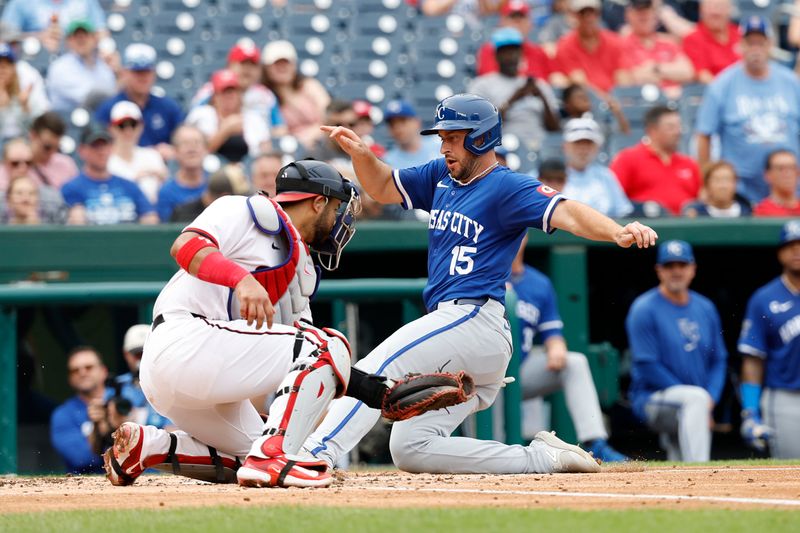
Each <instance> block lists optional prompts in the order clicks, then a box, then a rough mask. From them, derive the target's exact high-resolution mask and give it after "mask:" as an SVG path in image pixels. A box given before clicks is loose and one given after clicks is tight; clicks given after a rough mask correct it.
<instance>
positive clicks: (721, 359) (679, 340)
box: [625, 241, 728, 461]
mask: <svg viewBox="0 0 800 533" xmlns="http://www.w3.org/2000/svg"><path fill="white" fill-rule="evenodd" d="M696 271H697V268H696V265H695V262H694V253H693V252H692V247H691V246H690V245H689V243H687V242H684V241H667V242H664V243H662V244H661V245H660V246H659V248H658V256H657V265H656V274H657V275H658V281H659V284H658V286H657V287H655V288H653V289H650V290H649V291H647V292H645V293H644V294H642V295H641V296H639V297H638V298H636V300H634V302H633V304H632V305H631V308H630V311H628V317H627V319H626V320H625V327H626V329H627V331H628V341H629V342H630V347H631V352H632V354H633V367H632V369H631V387H630V397H631V402H632V403H633V412H634V413H635V414H636V415H637V416H638V417H639V418H640V419H641V420H642V421H644V422H646V423H647V425H648V426H650V428H651V429H653V430H655V431H658V432H659V433H660V440H661V446H662V447H663V448H664V449H665V450H666V451H667V459H669V460H670V461H708V460H709V456H710V454H711V427H712V425H713V419H712V415H713V413H712V410H713V408H714V405H715V404H716V403H717V402H718V401H719V398H720V395H721V394H722V388H723V386H724V385H725V369H726V362H727V359H728V352H727V350H726V349H725V343H724V341H723V340H722V325H721V323H720V319H719V313H717V309H716V307H714V304H713V303H711V301H710V300H709V299H708V298H706V297H705V296H703V295H701V294H698V293H696V292H695V291H693V290H690V289H689V285H690V284H691V283H692V280H693V279H694V276H695V273H696Z"/></svg>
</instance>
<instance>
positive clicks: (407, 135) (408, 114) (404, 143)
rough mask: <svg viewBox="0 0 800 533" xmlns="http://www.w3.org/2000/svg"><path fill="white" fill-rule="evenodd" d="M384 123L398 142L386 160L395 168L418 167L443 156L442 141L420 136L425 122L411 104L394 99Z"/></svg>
mask: <svg viewBox="0 0 800 533" xmlns="http://www.w3.org/2000/svg"><path fill="white" fill-rule="evenodd" d="M383 120H384V121H385V122H386V127H387V129H388V130H389V135H391V137H392V140H393V141H394V143H393V145H392V147H391V149H389V150H388V151H387V152H386V155H384V156H383V160H384V161H385V162H386V164H388V165H389V166H391V167H392V168H409V167H414V166H417V165H422V164H425V163H427V162H428V161H430V160H431V159H437V158H438V157H439V141H438V139H436V138H435V137H433V136H422V135H420V134H419V132H420V130H421V129H422V122H420V119H419V117H418V116H417V112H416V110H415V109H414V106H412V105H411V103H410V102H407V101H405V100H392V101H391V102H389V103H388V104H386V109H385V110H384V111H383Z"/></svg>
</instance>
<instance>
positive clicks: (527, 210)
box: [495, 172, 564, 233]
mask: <svg viewBox="0 0 800 533" xmlns="http://www.w3.org/2000/svg"><path fill="white" fill-rule="evenodd" d="M496 194H497V196H496V197H495V201H497V202H498V212H497V218H498V221H499V223H500V226H501V227H502V229H504V230H506V231H514V230H518V229H522V228H536V229H540V230H542V231H544V232H545V233H553V231H555V228H553V227H551V226H550V217H552V215H553V210H554V209H555V207H556V204H558V202H560V201H561V200H563V199H564V198H563V196H561V194H559V192H558V191H556V190H555V189H551V188H550V187H548V186H546V185H542V184H541V183H540V182H539V181H537V180H536V179H534V178H532V177H531V176H526V175H524V174H517V173H515V172H509V173H508V174H506V175H505V176H504V178H503V180H502V181H501V182H500V183H499V184H498V190H497V191H496Z"/></svg>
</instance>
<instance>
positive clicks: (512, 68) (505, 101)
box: [467, 28, 559, 150]
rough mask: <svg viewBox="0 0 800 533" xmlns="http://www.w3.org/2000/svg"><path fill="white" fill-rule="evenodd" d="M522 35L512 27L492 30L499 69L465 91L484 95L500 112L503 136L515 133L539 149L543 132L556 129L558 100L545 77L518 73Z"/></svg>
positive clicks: (533, 148)
mask: <svg viewBox="0 0 800 533" xmlns="http://www.w3.org/2000/svg"><path fill="white" fill-rule="evenodd" d="M523 42H524V40H523V37H522V35H521V34H520V33H519V32H518V31H517V30H515V29H514V28H500V29H497V30H495V31H494V33H492V44H494V48H495V57H496V59H497V64H498V65H499V72H490V73H488V74H484V75H483V76H478V77H477V78H476V79H475V80H473V82H472V83H471V84H470V86H469V88H468V89H467V92H469V93H473V94H477V95H479V96H483V97H484V98H486V99H487V100H489V101H490V102H492V103H493V104H494V105H495V106H496V107H497V109H498V110H499V111H500V116H501V117H502V119H503V135H509V134H510V135H515V136H516V137H517V138H518V139H519V140H520V142H521V143H522V144H524V145H525V146H527V147H528V149H529V150H538V149H539V147H540V146H541V144H542V139H544V136H545V131H558V130H559V121H558V116H557V111H558V102H557V101H556V97H555V94H553V90H552V89H551V88H550V85H548V84H547V83H546V82H545V81H544V80H541V79H536V78H533V77H530V76H527V75H520V74H519V63H520V60H521V59H522V45H523Z"/></svg>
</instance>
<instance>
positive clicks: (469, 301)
mask: <svg viewBox="0 0 800 533" xmlns="http://www.w3.org/2000/svg"><path fill="white" fill-rule="evenodd" d="M488 301H489V297H488V296H484V297H483V298H456V299H455V300H453V303H454V304H456V305H483V304H485V303H486V302H488Z"/></svg>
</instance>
